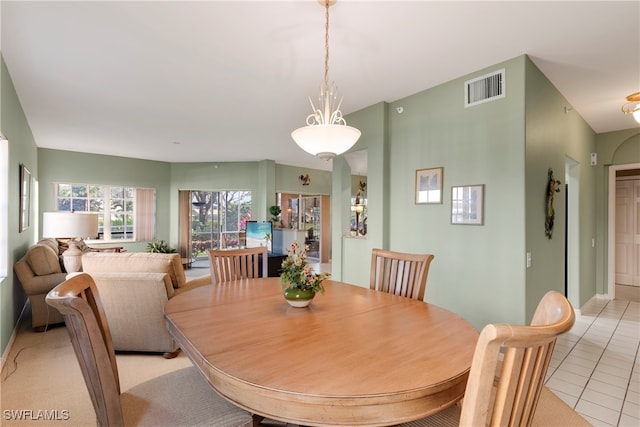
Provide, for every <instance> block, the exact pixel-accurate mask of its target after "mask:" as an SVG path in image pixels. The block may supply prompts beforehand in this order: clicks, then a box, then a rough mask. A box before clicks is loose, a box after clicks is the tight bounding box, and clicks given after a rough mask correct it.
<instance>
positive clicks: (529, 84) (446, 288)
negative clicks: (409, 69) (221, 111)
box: [0, 55, 640, 351]
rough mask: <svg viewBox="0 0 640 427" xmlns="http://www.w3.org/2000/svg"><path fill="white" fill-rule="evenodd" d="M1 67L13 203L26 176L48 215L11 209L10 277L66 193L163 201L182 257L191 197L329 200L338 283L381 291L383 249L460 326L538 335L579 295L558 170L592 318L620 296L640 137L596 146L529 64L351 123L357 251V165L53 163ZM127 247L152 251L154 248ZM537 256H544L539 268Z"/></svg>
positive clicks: (10, 314)
mask: <svg viewBox="0 0 640 427" xmlns="http://www.w3.org/2000/svg"><path fill="white" fill-rule="evenodd" d="M1 65H2V68H1V69H0V71H1V74H2V75H1V79H2V80H1V83H2V86H1V89H2V93H1V95H2V96H1V98H2V104H1V106H2V110H1V115H0V128H1V131H2V133H3V134H4V135H6V136H7V137H8V138H9V199H10V200H18V166H19V164H20V163H24V164H26V165H27V166H28V167H29V168H30V169H31V171H32V174H33V179H34V182H37V183H38V184H39V196H38V197H37V199H35V198H34V202H37V204H38V205H39V207H38V211H37V213H36V214H34V216H33V218H32V220H33V224H34V225H33V226H32V227H31V228H30V229H29V230H27V231H26V232H24V233H18V225H17V224H18V208H17V205H16V206H15V209H14V208H13V207H11V209H10V210H9V215H8V222H9V229H8V231H7V233H8V242H9V253H8V260H7V264H8V265H9V266H12V265H13V263H14V262H15V261H16V260H17V259H18V258H19V257H20V256H22V255H23V254H24V252H25V251H26V249H27V248H28V246H29V245H31V244H33V243H34V242H35V241H36V240H37V239H38V237H39V236H38V234H37V230H36V225H37V223H38V222H39V220H40V219H41V216H42V212H44V211H48V210H51V209H53V183H54V182H59V181H66V182H69V181H71V182H86V183H98V184H113V185H119V184H124V185H133V186H139V187H147V188H155V189H156V196H157V208H158V222H157V236H158V238H160V239H165V240H168V241H169V243H170V244H171V245H172V246H174V247H175V246H177V243H178V209H177V206H178V190H210V191H215V190H233V189H238V190H250V191H252V195H253V208H254V217H255V219H258V220H263V219H268V217H269V214H268V207H269V206H271V205H272V204H274V203H275V194H276V193H277V192H287V193H301V194H330V195H331V207H332V210H331V229H332V234H331V235H332V248H331V252H332V276H333V277H334V278H336V279H338V280H343V281H346V282H348V283H352V284H355V285H358V286H364V287H366V286H368V283H369V266H370V259H371V258H370V257H371V249H373V248H376V247H379V248H385V249H391V250H398V251H406V252H428V253H433V254H434V255H435V259H434V261H433V263H432V264H431V269H430V273H429V278H428V282H427V291H426V298H425V299H426V300H427V301H429V302H432V303H435V304H438V305H440V306H443V307H445V308H447V309H450V310H452V311H454V312H456V313H458V314H460V315H461V316H463V317H464V318H465V319H467V320H469V321H470V322H471V323H472V324H473V325H474V326H475V327H477V328H478V329H480V328H481V327H482V326H484V325H485V324H486V323H489V322H510V323H527V322H528V321H530V319H531V317H532V314H533V311H534V310H535V307H536V305H537V303H538V301H539V300H540V298H541V297H542V295H543V294H544V293H545V292H546V291H547V290H550V289H555V290H559V291H563V289H564V245H565V243H564V214H565V211H566V206H565V201H564V194H565V191H564V187H562V191H561V192H560V193H559V194H558V195H557V196H556V204H555V210H556V227H555V231H554V235H553V238H552V239H548V238H547V237H546V236H545V234H544V219H545V210H544V202H545V191H546V184H547V170H548V169H549V168H552V169H553V171H554V174H555V177H556V178H557V179H559V180H560V181H561V182H562V183H563V184H564V183H565V169H567V170H568V169H570V171H569V170H568V171H569V172H571V173H573V174H574V177H575V180H576V183H577V187H578V194H577V200H578V201H579V220H578V224H577V230H578V233H577V234H578V235H579V237H578V238H577V256H576V257H577V265H578V269H577V273H576V274H578V276H579V288H578V289H577V291H576V292H577V294H576V295H573V297H572V302H573V303H574V306H580V305H582V304H584V303H585V302H586V301H587V300H588V299H589V298H591V297H592V296H594V295H596V294H604V293H606V286H607V284H606V274H607V272H606V260H607V248H606V238H607V236H606V226H607V213H606V207H607V202H606V197H607V179H608V178H607V173H608V165H611V164H621V163H622V164H624V163H634V162H638V163H640V129H638V128H634V129H629V130H627V131H620V132H612V133H609V134H602V135H596V134H595V133H594V132H593V130H591V129H590V128H589V126H588V125H587V124H586V123H585V122H584V120H583V119H582V118H581V117H580V115H579V113H578V112H577V111H575V110H573V109H572V108H571V106H570V105H569V103H568V102H567V100H566V99H564V97H563V96H562V95H561V94H560V93H559V92H558V91H557V90H556V88H555V87H554V86H553V85H552V84H551V83H550V82H549V80H548V79H547V78H546V77H545V76H544V75H543V74H542V73H541V72H540V70H538V69H537V68H536V66H535V65H534V64H533V63H532V62H531V61H530V59H529V58H528V57H527V56H526V55H523V56H519V57H517V58H513V59H511V60H509V61H505V62H503V63H500V64H496V65H494V66H492V67H488V68H486V69H483V70H478V71H477V72H474V73H472V74H469V75H467V76H463V77H460V78H458V79H455V80H452V81H449V82H446V83H443V84H441V85H439V86H437V87H434V88H431V89H428V90H425V91H423V92H420V93H417V94H414V95H411V96H408V97H406V98H403V99H400V100H397V101H394V102H392V103H387V102H380V103H377V104H374V105H372V106H370V107H367V108H364V109H362V110H360V111H357V112H354V113H352V114H350V115H348V116H347V117H346V120H347V122H348V123H349V125H351V126H355V127H357V128H358V129H360V130H361V131H362V136H361V137H360V140H359V141H358V143H357V144H356V145H355V146H354V147H353V148H352V151H358V150H366V152H367V160H368V172H367V177H366V180H367V199H368V206H367V212H368V220H367V225H368V227H367V228H368V234H367V236H366V237H364V238H352V237H347V235H348V234H349V225H350V224H349V218H350V198H351V197H352V196H353V190H352V179H353V177H352V172H351V170H350V168H349V165H348V163H347V162H346V160H345V158H344V156H337V157H336V158H335V159H334V160H333V165H332V168H333V169H332V171H331V172H326V171H317V170H309V169H305V168H298V167H293V166H286V165H277V164H275V162H274V161H273V160H262V161H259V162H239V163H216V162H209V163H165V162H155V161H148V160H140V159H130V158H123V157H117V156H105V155H96V154H85V153H80V152H70V151H60V150H51V149H44V148H40V149H38V148H37V146H36V140H35V139H34V136H33V135H32V134H31V130H30V129H29V125H28V123H27V121H26V118H25V115H24V113H23V111H22V108H21V106H20V102H19V100H18V98H17V96H16V94H15V90H14V88H13V84H12V82H11V79H10V77H9V75H8V73H7V70H6V67H5V65H4V62H2V64H1ZM503 68H504V69H505V72H506V96H505V97H504V98H502V99H498V100H495V101H492V102H488V103H485V104H481V105H478V106H475V107H470V108H464V106H463V91H464V82H465V81H466V80H468V79H471V78H474V77H479V76H482V75H484V74H486V73H488V72H492V71H497V70H499V69H503ZM398 107H402V109H403V112H402V113H399V112H398V111H397V108H398ZM565 107H567V109H566V110H565ZM592 152H597V153H598V157H599V159H598V160H599V163H598V165H597V166H591V165H590V153H592ZM567 165H569V166H567ZM431 167H443V168H444V173H443V201H442V203H441V204H429V205H417V204H416V203H415V201H414V191H415V172H416V170H417V169H424V168H431ZM303 174H304V175H306V174H309V175H310V177H311V185H309V186H302V185H301V184H300V183H299V181H298V176H299V175H303ZM473 184H483V185H484V188H485V199H484V224H483V225H481V226H478V225H452V224H451V220H450V210H451V187H452V186H457V185H473ZM594 189H595V191H594ZM35 194H37V193H34V195H35ZM592 239H595V240H594V241H595V247H592V246H591V241H592ZM125 246H126V249H127V250H130V251H144V250H146V244H144V243H135V244H125ZM527 252H530V253H531V254H532V265H531V267H530V268H527V266H526V254H527ZM0 286H1V289H0V292H1V294H0V309H1V310H2V311H1V312H0V320H1V322H2V323H1V326H0V345H1V348H2V351H4V350H5V348H6V346H7V343H8V341H9V339H10V336H11V334H12V332H13V328H14V326H15V322H16V319H17V317H18V315H19V313H20V310H22V307H23V306H24V302H25V295H24V293H23V291H22V289H21V287H20V285H19V283H18V282H17V279H16V278H15V276H14V275H13V274H10V275H9V277H7V278H5V279H4V280H2V283H0Z"/></svg>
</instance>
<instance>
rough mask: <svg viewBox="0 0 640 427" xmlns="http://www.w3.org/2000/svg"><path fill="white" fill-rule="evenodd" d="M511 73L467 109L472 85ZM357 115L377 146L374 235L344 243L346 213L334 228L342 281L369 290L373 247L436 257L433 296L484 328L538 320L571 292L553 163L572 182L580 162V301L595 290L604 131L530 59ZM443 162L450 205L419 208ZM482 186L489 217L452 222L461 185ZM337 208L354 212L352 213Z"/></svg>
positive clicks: (371, 186)
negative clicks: (423, 174)
mask: <svg viewBox="0 0 640 427" xmlns="http://www.w3.org/2000/svg"><path fill="white" fill-rule="evenodd" d="M500 69H505V73H506V90H505V93H506V96H505V97H504V98H501V99H496V100H494V101H491V102H487V103H484V104H480V105H477V106H474V107H469V108H465V107H464V104H463V93H464V83H465V81H466V80H469V79H472V78H475V77H479V76H482V75H484V74H487V73H490V72H495V71H498V70H500ZM399 107H402V112H399V111H398V108H399ZM565 107H568V109H569V110H568V112H567V113H565ZM346 119H347V122H348V123H349V124H350V125H352V126H355V127H358V128H359V129H360V130H361V131H362V137H361V139H360V141H359V142H358V144H357V145H356V146H355V147H354V148H353V150H360V149H367V150H368V152H369V168H368V174H367V175H368V176H367V179H368V187H367V190H368V193H369V194H368V202H369V207H368V212H369V219H368V221H369V234H368V235H367V236H366V238H364V239H350V238H343V239H341V240H340V237H341V236H342V234H339V233H344V230H345V227H344V220H343V226H342V227H335V228H334V230H336V231H334V236H333V237H334V240H333V253H334V254H337V253H340V254H341V257H340V258H339V262H340V263H339V264H336V257H335V256H334V266H333V273H334V277H337V278H339V279H341V280H344V281H346V282H349V283H354V284H357V285H360V286H368V280H369V271H368V268H362V265H367V266H368V265H369V262H370V261H369V260H370V250H371V248H373V247H383V248H385V249H391V250H397V251H402V252H420V253H432V254H434V255H435V259H434V261H433V263H432V264H431V268H430V272H429V278H428V281H427V291H426V298H425V299H426V300H427V301H429V302H432V303H435V304H438V305H441V306H443V307H445V308H448V309H450V310H452V311H454V312H456V313H459V314H461V315H462V316H463V317H465V318H466V319H467V320H469V321H470V322H471V323H473V324H474V325H475V326H476V327H477V328H478V329H480V328H481V327H482V326H484V325H485V324H486V323H489V322H510V323H527V322H529V321H530V320H531V318H532V315H533V312H534V311H535V308H536V306H537V304H538V302H539V300H540V299H541V298H542V296H543V295H544V293H545V292H547V291H548V290H552V289H553V290H558V291H560V292H563V293H564V258H565V255H564V248H565V241H564V213H565V206H564V189H563V191H562V192H561V193H560V194H559V195H558V196H557V199H556V204H555V208H556V228H555V232H554V235H553V238H552V239H548V238H547V237H546V236H545V234H544V222H545V191H546V185H547V170H548V169H549V168H552V169H553V170H554V173H555V177H556V178H557V179H559V180H560V181H561V182H563V183H564V181H565V164H567V162H569V161H571V162H573V163H572V164H573V165H574V168H576V170H578V172H577V180H578V183H579V196H578V200H579V209H580V215H579V226H578V230H579V233H578V234H579V239H578V240H579V241H578V246H577V248H576V251H578V252H576V253H574V255H575V257H576V258H577V265H578V272H577V274H578V275H579V289H578V290H576V293H577V295H574V299H575V301H572V302H574V304H575V305H576V306H577V307H579V305H582V304H583V303H584V302H586V301H587V300H588V299H589V298H590V297H592V296H593V295H595V248H592V247H591V239H592V237H595V235H596V234H595V223H596V220H595V196H594V194H593V193H594V192H593V188H594V186H595V173H594V171H593V170H592V169H591V166H590V165H589V161H590V153H591V152H593V151H595V138H596V135H595V133H594V132H593V131H592V130H591V129H590V128H589V127H588V126H587V125H586V123H585V122H584V120H583V119H582V118H581V117H580V116H579V115H578V114H577V112H575V111H573V110H572V109H571V106H570V105H569V103H568V102H567V101H566V99H564V98H563V97H562V95H561V94H560V93H559V92H558V91H557V90H556V89H555V87H554V86H553V85H552V84H551V83H550V82H549V80H548V79H547V78H546V77H545V76H544V75H543V74H542V73H541V72H540V70H538V69H537V67H536V66H535V65H534V64H533V63H532V62H531V60H530V59H529V58H528V57H527V56H526V55H523V56H520V57H517V58H514V59H512V60H509V61H506V62H504V63H500V64H496V65H494V66H491V67H488V68H486V69H482V70H478V71H477V72H474V73H472V74H469V75H467V76H463V77H460V78H458V79H455V80H452V81H450V82H446V83H444V84H441V85H439V86H437V87H434V88H431V89H428V90H425V91H423V92H420V93H417V94H415V95H412V96H409V97H406V98H403V99H400V100H397V101H395V102H393V103H390V104H380V105H377V106H372V107H369V108H367V109H364V110H361V111H358V112H356V113H353V114H350V115H348V116H347V117H346ZM344 163H346V162H344ZM343 167H345V166H344V165H343V163H339V162H337V161H336V160H334V177H333V179H334V186H333V191H334V193H333V195H334V199H335V198H336V196H337V195H339V196H340V197H341V198H342V199H344V200H346V198H347V197H348V196H349V193H348V191H345V190H344V188H345V186H343V185H341V183H342V182H344V180H345V179H346V176H348V175H346V173H345V172H344V170H343V169H342V168H343ZM432 167H443V168H444V172H443V183H444V184H443V200H442V203H441V204H428V205H423V204H420V205H418V204H416V203H415V201H414V191H415V173H416V170H417V169H424V168H432ZM347 168H348V167H347ZM347 170H348V169H347ZM475 184H483V185H484V224H483V225H481V226H477V225H453V224H451V218H450V215H451V214H450V212H451V187H452V186H458V185H475ZM343 203H346V202H344V201H343ZM374 206H375V208H374ZM341 209H342V208H341ZM333 215H334V218H336V219H337V220H341V219H342V218H344V217H345V216H344V213H343V212H342V211H340V212H337V211H335V210H334V212H333ZM374 224H375V225H374ZM528 252H530V253H531V255H532V264H531V267H529V268H527V264H526V259H527V253H528Z"/></svg>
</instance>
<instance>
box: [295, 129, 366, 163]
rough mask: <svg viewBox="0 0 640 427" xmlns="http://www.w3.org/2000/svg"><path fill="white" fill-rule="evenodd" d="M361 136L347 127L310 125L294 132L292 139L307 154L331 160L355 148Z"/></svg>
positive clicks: (355, 130)
mask: <svg viewBox="0 0 640 427" xmlns="http://www.w3.org/2000/svg"><path fill="white" fill-rule="evenodd" d="M360 134H361V132H360V131H359V130H358V129H356V128H354V127H351V126H347V125H335V124H334V125H309V126H304V127H301V128H298V129H296V130H294V131H293V132H291V137H292V138H293V140H294V141H295V142H296V144H298V145H299V146H300V148H302V149H303V150H304V151H306V152H307V153H310V154H313V155H314V156H318V157H320V158H321V159H325V160H329V159H332V158H333V157H335V156H337V155H339V154H342V153H344V152H345V151H347V150H348V149H349V148H351V147H353V145H354V144H355V143H356V142H357V141H358V138H360Z"/></svg>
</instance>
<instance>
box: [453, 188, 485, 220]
mask: <svg viewBox="0 0 640 427" xmlns="http://www.w3.org/2000/svg"><path fill="white" fill-rule="evenodd" d="M451 224H471V225H483V224H484V184H478V185H462V186H458V187H451Z"/></svg>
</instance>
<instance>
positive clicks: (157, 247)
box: [147, 240, 176, 254]
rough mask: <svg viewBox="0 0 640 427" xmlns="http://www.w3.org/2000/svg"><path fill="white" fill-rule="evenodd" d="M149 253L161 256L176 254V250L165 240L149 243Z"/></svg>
mask: <svg viewBox="0 0 640 427" xmlns="http://www.w3.org/2000/svg"><path fill="white" fill-rule="evenodd" d="M147 252H152V253H159V254H174V253H176V250H175V249H173V248H172V247H170V246H169V244H168V243H167V242H165V241H164V240H154V241H153V242H149V243H147Z"/></svg>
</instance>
